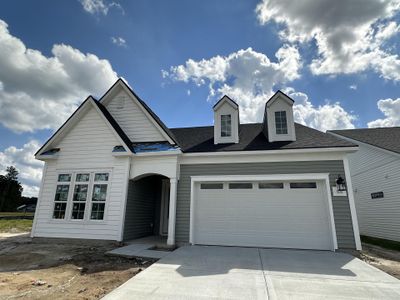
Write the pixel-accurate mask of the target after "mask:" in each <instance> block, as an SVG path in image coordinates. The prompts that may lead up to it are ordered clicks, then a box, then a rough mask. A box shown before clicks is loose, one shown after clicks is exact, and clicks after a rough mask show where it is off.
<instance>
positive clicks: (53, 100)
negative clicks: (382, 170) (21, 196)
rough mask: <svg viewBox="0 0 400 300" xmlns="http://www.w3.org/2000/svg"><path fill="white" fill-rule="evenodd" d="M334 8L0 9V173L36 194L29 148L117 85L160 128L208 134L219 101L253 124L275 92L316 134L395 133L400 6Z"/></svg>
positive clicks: (118, 5) (20, 5) (34, 5)
mask: <svg viewBox="0 0 400 300" xmlns="http://www.w3.org/2000/svg"><path fill="white" fill-rule="evenodd" d="M343 2H344V3H342V1H327V0H321V1H311V0H304V1H296V4H294V3H292V2H288V3H286V1H285V0H284V1H274V0H271V1H269V0H265V1H262V0H254V1H248V0H243V1H240V0H238V1H231V0H219V1H214V0H204V1H183V0H181V1H161V0H160V1H148V0H143V1H140V0H136V1H123V0H118V1H117V0H113V1H111V0H110V1H106V0H81V1H78V0H76V1H73V0H65V1H62V0H59V1H50V0H48V1H44V0H40V1H18V0H12V1H11V0H4V1H1V2H0V20H1V21H0V22H1V23H0V167H1V169H4V168H5V166H7V165H9V164H14V165H16V166H17V168H19V169H20V171H21V180H22V182H23V183H24V189H25V192H24V193H25V194H27V195H35V194H36V193H37V191H38V188H37V187H38V184H39V181H40V176H41V170H40V168H41V163H40V162H35V161H34V160H33V158H32V154H33V153H34V152H35V151H34V150H35V149H36V148H37V147H38V146H39V145H40V144H42V143H43V142H45V140H46V139H47V138H48V137H49V136H50V135H51V133H52V132H54V130H56V129H57V127H58V126H59V125H61V124H62V123H63V121H64V120H65V119H66V118H67V117H68V115H69V114H70V113H71V112H72V111H73V110H74V109H75V108H76V107H77V106H78V105H79V103H80V102H82V101H83V100H84V99H85V98H86V97H87V95H89V94H93V95H94V96H96V97H100V96H101V95H102V93H103V92H104V91H106V90H107V89H108V88H109V86H110V85H111V84H112V82H114V81H115V79H116V78H117V77H123V78H124V79H125V80H126V81H127V82H128V83H129V84H130V85H131V87H132V88H133V89H134V90H135V92H136V93H137V94H138V95H139V96H140V97H141V98H142V99H143V100H145V101H146V102H147V103H148V105H149V106H150V107H151V108H152V109H153V110H154V111H155V112H156V113H157V114H158V115H159V117H160V118H161V119H162V120H163V121H164V122H165V123H166V124H167V125H168V126H169V127H181V126H185V127H186V126H198V125H210V124H212V110H211V107H212V105H213V104H214V103H215V101H216V100H218V99H219V98H220V97H221V95H222V94H224V93H226V94H228V95H230V96H231V97H232V98H233V99H235V100H236V101H237V102H238V103H239V105H240V106H241V120H243V121H246V122H256V121H259V120H261V107H262V105H263V103H265V101H266V100H267V99H268V97H269V96H271V94H272V93H273V92H274V91H276V90H277V89H282V90H284V91H286V92H287V93H288V94H289V95H290V96H292V97H293V98H294V99H295V100H296V105H297V106H296V109H295V116H296V120H297V121H298V122H301V123H304V124H307V125H309V126H312V127H315V128H317V129H320V130H327V129H337V128H354V127H368V126H370V127H376V126H396V125H399V124H400V116H399V115H400V92H399V91H400V90H399V81H400V59H399V58H398V57H397V55H398V54H399V44H398V43H397V41H398V37H399V35H398V33H399V31H400V27H399V25H398V23H399V21H400V15H399V7H400V4H399V1H398V0H393V1H389V0H388V1H381V2H378V1H373V0H371V1H369V0H368V1H362V2H360V1H357V0H354V1H343ZM375 2H376V3H375ZM361 3H362V5H361ZM54 45H58V46H54ZM276 55H278V57H279V58H277V57H276ZM2 70H3V71H2Z"/></svg>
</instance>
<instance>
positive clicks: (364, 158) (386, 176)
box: [330, 127, 400, 242]
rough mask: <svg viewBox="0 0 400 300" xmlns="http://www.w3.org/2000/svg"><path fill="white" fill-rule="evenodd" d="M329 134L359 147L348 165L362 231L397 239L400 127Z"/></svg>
mask: <svg viewBox="0 0 400 300" xmlns="http://www.w3.org/2000/svg"><path fill="white" fill-rule="evenodd" d="M330 133H331V134H333V135H335V136H337V137H340V138H342V139H344V140H346V141H350V142H352V143H354V144H357V145H358V146H359V151H357V152H355V153H353V154H350V155H349V164H350V173H351V178H352V182H353V189H354V197H355V202H356V207H357V215H358V220H359V223H360V231H361V234H362V235H365V236H370V237H375V238H381V239H387V240H393V241H397V242H400V127H387V128H367V129H351V130H333V131H330Z"/></svg>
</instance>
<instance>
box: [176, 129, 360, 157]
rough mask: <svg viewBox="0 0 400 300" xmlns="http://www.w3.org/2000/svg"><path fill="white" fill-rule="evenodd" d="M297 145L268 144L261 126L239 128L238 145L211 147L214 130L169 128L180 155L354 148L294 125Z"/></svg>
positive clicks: (332, 137) (343, 142) (330, 136)
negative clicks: (181, 153) (185, 153)
mask: <svg viewBox="0 0 400 300" xmlns="http://www.w3.org/2000/svg"><path fill="white" fill-rule="evenodd" d="M295 130H296V141H293V142H292V141H288V142H272V143H270V142H268V138H267V137H266V135H265V134H264V132H263V124H262V123H254V124H240V126H239V143H237V144H218V145H215V144H214V127H213V126H206V127H189V128H172V129H171V131H172V133H173V134H174V136H175V138H176V139H177V142H178V144H179V146H180V147H181V150H182V151H183V152H189V153H190V152H223V151H255V150H280V149H305V148H331V147H355V146H357V145H355V144H353V143H350V142H347V141H344V140H342V139H340V138H337V137H335V136H333V135H330V134H326V133H323V132H321V131H318V130H315V129H312V128H309V127H306V126H303V125H300V124H297V123H296V124H295Z"/></svg>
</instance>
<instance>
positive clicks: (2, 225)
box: [0, 219, 32, 232]
mask: <svg viewBox="0 0 400 300" xmlns="http://www.w3.org/2000/svg"><path fill="white" fill-rule="evenodd" d="M31 228H32V220H24V219H20V220H0V232H26V231H30V230H31Z"/></svg>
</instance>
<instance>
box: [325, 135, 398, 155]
mask: <svg viewBox="0 0 400 300" xmlns="http://www.w3.org/2000/svg"><path fill="white" fill-rule="evenodd" d="M327 133H329V134H332V135H334V136H336V137H338V138H340V139H343V140H345V141H348V142H352V143H355V144H360V145H362V146H367V147H369V148H372V149H377V150H380V151H382V152H384V153H387V154H391V155H394V156H396V157H397V158H399V157H400V153H396V152H393V151H390V150H387V149H383V148H381V147H378V146H374V145H371V144H368V143H364V142H361V141H358V140H355V139H352V138H349V137H347V136H343V135H340V134H337V133H335V132H331V131H327Z"/></svg>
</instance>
